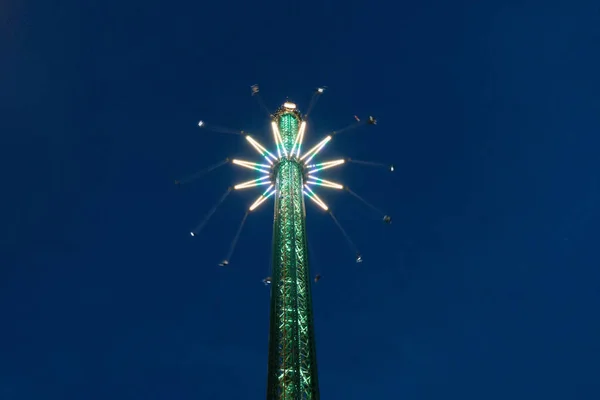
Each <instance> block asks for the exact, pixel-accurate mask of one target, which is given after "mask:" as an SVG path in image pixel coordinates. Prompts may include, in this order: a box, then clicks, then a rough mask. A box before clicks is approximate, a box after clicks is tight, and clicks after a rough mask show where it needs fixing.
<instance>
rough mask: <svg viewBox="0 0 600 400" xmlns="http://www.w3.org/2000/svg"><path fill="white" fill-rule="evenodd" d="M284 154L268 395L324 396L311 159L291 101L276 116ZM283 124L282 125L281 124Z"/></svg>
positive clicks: (275, 179)
mask: <svg viewBox="0 0 600 400" xmlns="http://www.w3.org/2000/svg"><path fill="white" fill-rule="evenodd" d="M272 124H273V125H275V126H274V127H273V129H274V130H276V131H278V132H279V135H280V142H279V140H278V142H279V143H278V149H277V150H278V154H279V153H283V154H284V155H286V156H287V157H286V156H284V157H282V158H279V160H278V161H277V162H276V164H275V165H274V166H273V167H272V171H273V173H272V183H273V185H274V188H275V193H276V194H275V213H274V218H273V255H272V257H273V258H272V269H273V270H272V276H271V278H272V281H271V318H270V331H269V356H268V357H269V358H268V360H269V362H268V379H267V400H275V399H277V400H300V399H302V400H304V399H318V398H319V386H318V379H317V359H316V349H315V339H314V329H313V314H312V300H311V293H310V280H309V279H310V278H309V276H310V275H309V266H308V245H307V241H306V211H305V205H304V196H303V194H304V192H305V191H304V190H303V188H304V182H305V181H306V175H307V173H306V168H305V164H304V163H303V162H301V161H300V158H299V156H298V155H297V154H299V153H300V152H299V150H300V149H299V143H301V140H302V138H301V136H302V135H303V134H304V129H305V123H304V122H303V121H302V118H301V116H300V114H299V113H298V111H297V110H296V109H295V108H292V104H291V103H286V104H285V105H284V107H282V108H281V109H279V111H278V112H277V113H276V114H275V115H274V117H273V121H272ZM275 128H277V129H275Z"/></svg>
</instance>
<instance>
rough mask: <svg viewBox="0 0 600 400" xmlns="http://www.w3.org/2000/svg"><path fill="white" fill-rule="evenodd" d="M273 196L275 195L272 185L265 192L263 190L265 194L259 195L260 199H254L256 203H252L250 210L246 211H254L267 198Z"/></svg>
mask: <svg viewBox="0 0 600 400" xmlns="http://www.w3.org/2000/svg"><path fill="white" fill-rule="evenodd" d="M271 189H272V190H271ZM273 194H275V189H274V188H273V185H271V186H269V188H268V189H267V190H265V192H264V193H263V194H261V195H260V197H259V198H258V199H256V201H255V202H254V203H252V205H251V206H250V208H248V211H254V210H256V208H257V207H258V206H260V205H261V204H262V203H264V202H265V200H267V199H268V198H269V197H271V196H273Z"/></svg>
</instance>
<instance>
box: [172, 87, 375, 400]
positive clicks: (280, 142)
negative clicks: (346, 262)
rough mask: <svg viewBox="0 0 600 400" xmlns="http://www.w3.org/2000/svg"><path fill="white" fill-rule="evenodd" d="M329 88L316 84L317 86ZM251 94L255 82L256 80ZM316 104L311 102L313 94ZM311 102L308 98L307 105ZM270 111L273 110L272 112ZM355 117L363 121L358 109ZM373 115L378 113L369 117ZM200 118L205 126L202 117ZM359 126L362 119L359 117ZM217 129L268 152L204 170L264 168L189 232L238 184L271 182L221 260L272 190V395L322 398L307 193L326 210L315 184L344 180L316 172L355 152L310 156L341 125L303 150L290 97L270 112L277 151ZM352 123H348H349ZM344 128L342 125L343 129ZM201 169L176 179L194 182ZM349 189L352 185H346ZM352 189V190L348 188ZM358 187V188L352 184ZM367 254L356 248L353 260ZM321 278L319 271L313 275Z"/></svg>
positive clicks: (292, 399)
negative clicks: (254, 159) (259, 160)
mask: <svg viewBox="0 0 600 400" xmlns="http://www.w3.org/2000/svg"><path fill="white" fill-rule="evenodd" d="M323 90H324V88H319V89H317V92H316V94H317V95H318V94H320V93H322V92H323ZM252 91H253V95H256V94H258V87H257V85H254V86H253V87H252ZM311 103H312V104H314V102H311ZM309 110H310V105H309ZM270 115H271V114H270ZM355 119H356V120H357V123H358V122H359V121H360V120H359V119H358V117H355ZM370 120H372V121H373V122H372V123H374V121H375V120H374V119H373V118H372V117H370ZM198 126H199V127H201V128H206V124H205V123H204V121H200V122H199V123H198ZM354 126H357V125H356V124H354ZM212 129H213V130H216V131H221V132H226V133H239V134H242V135H244V136H245V137H246V140H247V141H248V143H250V145H252V147H254V149H255V150H256V151H257V152H258V153H259V154H260V155H261V156H262V157H263V158H264V162H263V163H255V162H251V161H244V160H239V159H229V158H227V159H226V160H224V161H222V162H220V163H218V164H215V165H213V166H210V167H208V168H207V169H205V170H203V171H201V172H202V173H205V172H207V171H211V170H213V169H215V168H217V167H219V166H220V165H224V164H227V163H230V162H231V163H233V164H235V165H238V166H241V167H244V168H248V169H251V170H254V171H258V172H259V177H258V178H256V179H252V180H250V181H247V182H243V183H240V184H237V185H234V186H233V187H231V188H229V189H228V190H227V192H225V194H224V195H223V196H222V197H221V198H220V199H219V201H218V202H217V204H215V206H214V207H213V208H212V209H211V210H210V211H209V212H208V214H207V215H206V216H205V217H204V219H203V220H202V222H200V224H199V225H198V226H197V227H196V228H195V229H194V230H193V231H192V232H190V233H191V235H192V236H197V235H198V233H199V232H200V231H201V230H202V229H203V228H204V226H205V225H206V223H207V221H208V220H209V219H210V217H211V216H212V215H213V214H214V212H215V210H216V209H217V207H218V206H219V205H220V204H221V203H223V201H224V200H225V198H226V197H227V195H228V194H229V193H230V192H231V191H233V190H242V189H247V188H253V187H255V186H268V188H267V190H265V191H264V192H263V193H262V194H261V195H260V196H259V197H258V199H256V201H255V202H254V203H252V205H250V207H249V208H248V210H247V212H246V214H245V215H244V217H243V219H242V222H241V224H240V226H239V228H238V230H237V233H236V235H235V237H234V239H233V242H232V243H231V246H230V248H229V253H228V254H227V257H226V258H225V260H223V261H222V262H221V263H220V264H219V265H220V266H222V267H225V266H228V265H229V260H230V258H231V255H232V254H233V251H234V248H235V245H236V243H237V240H238V238H239V235H240V232H241V230H242V227H243V226H244V223H245V221H246V217H247V216H248V213H251V212H252V211H254V210H256V209H257V208H258V207H259V206H260V205H261V204H263V203H264V202H265V201H266V200H267V199H268V198H269V197H271V196H273V197H274V198H275V215H274V219H273V259H272V273H271V276H270V277H268V278H265V279H264V282H265V283H270V284H271V322H270V333H269V363H268V379H267V400H309V399H310V400H318V399H319V384H318V378H317V358H316V350H315V337H314V328H313V314H312V300H311V293H310V278H309V268H308V245H307V240H306V224H305V221H306V211H305V204H304V200H305V198H308V199H310V200H311V201H313V202H314V203H315V204H316V205H317V206H319V207H320V208H321V209H323V210H324V211H329V208H328V207H327V205H326V204H325V203H324V202H323V201H322V200H321V199H320V198H319V197H318V196H317V194H316V193H315V192H314V191H313V190H312V189H311V186H313V187H314V186H323V187H328V188H332V189H337V190H342V189H345V187H344V186H343V185H340V184H339V183H335V182H331V181H328V180H325V179H321V178H319V177H318V176H317V175H318V172H319V171H322V170H324V169H329V168H333V167H336V166H338V165H342V164H344V163H345V162H346V161H350V159H347V160H346V159H339V160H333V161H326V162H320V163H317V164H315V163H313V162H312V160H313V158H315V156H317V155H318V154H319V152H320V151H321V150H322V149H323V148H324V147H325V145H327V143H329V141H331V139H332V137H333V135H334V134H335V133H336V132H332V133H331V134H329V135H327V136H326V137H325V138H324V139H322V140H321V141H320V142H318V143H317V144H316V145H315V146H314V147H312V148H311V149H310V150H308V151H304V152H301V150H302V144H303V142H304V133H305V131H306V121H304V120H303V118H302V116H301V114H300V113H299V112H298V110H297V109H296V105H295V104H294V103H291V102H286V103H284V104H283V105H282V106H281V107H280V108H279V109H278V110H277V112H275V113H274V114H272V115H271V129H272V132H273V140H274V142H275V146H276V151H274V152H270V151H269V150H267V149H266V148H265V147H264V146H263V145H261V144H260V143H259V142H258V141H256V139H254V138H253V137H251V136H250V135H248V134H246V133H244V132H243V131H241V132H235V131H231V130H224V129H223V128H216V127H213V128H212ZM346 129H348V128H346ZM339 132H341V131H338V132H337V133H339ZM197 176H198V174H195V175H194V176H192V177H191V178H188V179H186V180H183V181H176V183H177V184H181V183H185V182H189V181H191V180H193V179H195V178H196V177H197ZM348 191H349V190H348ZM349 192H350V191H349ZM350 193H353V192H350ZM329 214H330V215H331V217H332V218H333V220H334V221H335V222H336V224H337V225H338V227H339V228H340V229H341V230H342V233H344V236H345V237H346V239H347V240H348V241H349V244H351V245H352V243H351V241H350V239H349V238H348V236H347V234H346V233H345V232H344V230H343V229H342V228H341V226H340V225H339V223H338V222H337V220H336V219H335V217H334V216H333V214H332V213H331V211H329ZM361 261H362V258H361V257H360V254H358V252H357V259H356V262H361ZM315 280H318V276H316V277H315Z"/></svg>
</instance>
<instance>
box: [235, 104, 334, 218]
mask: <svg viewBox="0 0 600 400" xmlns="http://www.w3.org/2000/svg"><path fill="white" fill-rule="evenodd" d="M283 108H284V109H287V110H290V111H291V110H295V108H296V105H295V104H293V103H289V102H287V103H285V104H284V105H283ZM271 130H272V133H273V140H274V142H275V148H276V150H275V151H274V152H271V151H269V150H267V149H266V148H265V147H264V146H263V145H262V144H260V143H259V142H258V141H256V139H254V138H253V137H252V136H250V135H246V140H247V141H248V143H250V145H251V146H252V147H253V148H254V149H255V150H256V151H257V152H258V153H259V154H260V155H261V156H262V157H263V158H264V160H265V162H266V163H255V162H251V161H244V160H238V159H234V160H232V163H233V164H236V165H239V166H241V167H244V168H249V169H253V170H256V171H258V172H259V173H260V176H259V177H258V178H256V179H253V180H250V181H247V182H242V183H239V184H237V185H235V186H234V187H233V188H234V189H235V190H241V189H247V188H251V187H255V186H267V185H268V188H267V190H265V191H264V192H263V193H262V194H261V195H260V196H259V197H258V199H256V201H255V202H254V203H252V205H251V206H250V208H249V211H253V210H255V209H256V208H257V207H259V206H260V205H261V204H262V203H264V202H265V201H266V200H267V199H268V198H269V197H271V196H273V194H275V183H274V176H275V175H274V172H275V168H276V167H277V166H278V164H279V163H280V162H281V161H282V160H284V159H287V160H294V161H296V162H297V163H298V164H300V165H301V166H302V168H303V171H304V177H305V180H304V188H303V193H304V195H305V196H306V197H308V198H309V199H311V200H312V201H313V202H314V203H315V204H317V205H318V206H319V207H321V208H322V209H323V210H325V211H328V210H329V207H327V205H326V204H325V202H324V201H323V200H321V198H320V197H319V196H317V194H316V193H315V192H314V191H313V189H312V188H311V186H324V187H327V188H332V189H338V190H340V189H344V186H343V185H341V184H339V183H335V182H331V181H328V180H325V179H321V178H319V177H317V172H319V171H322V170H325V169H328V168H333V167H336V166H338V165H341V164H343V163H344V162H345V161H346V160H344V159H339V160H332V161H325V162H320V163H314V162H313V159H314V158H315V156H317V155H318V154H319V153H320V152H321V150H323V149H324V148H325V146H326V145H327V143H329V142H330V141H331V139H332V138H333V136H332V135H328V136H327V137H325V138H324V139H323V140H321V141H320V142H319V143H317V144H316V145H315V146H314V147H312V148H311V149H310V150H308V151H306V152H304V153H302V145H303V142H304V136H305V133H306V121H302V122H301V123H300V127H299V130H298V134H297V135H295V141H294V143H293V144H292V146H291V148H290V146H289V144H288V145H286V144H285V143H284V141H283V138H282V136H281V132H280V131H279V127H278V126H277V123H276V122H275V121H272V122H271Z"/></svg>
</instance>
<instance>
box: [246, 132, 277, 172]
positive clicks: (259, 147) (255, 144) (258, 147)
mask: <svg viewBox="0 0 600 400" xmlns="http://www.w3.org/2000/svg"><path fill="white" fill-rule="evenodd" d="M246 140H247V141H248V142H249V143H250V144H251V145H252V147H254V148H255V149H256V151H258V152H259V153H260V155H261V156H263V157H264V158H265V160H267V162H268V163H269V164H270V165H273V161H277V157H275V156H274V155H273V154H271V153H270V152H269V150H267V149H265V147H264V146H263V145H261V144H260V143H258V142H257V141H256V140H254V139H253V138H252V137H251V136H250V135H248V136H246ZM269 157H270V158H269ZM271 159H273V161H271Z"/></svg>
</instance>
